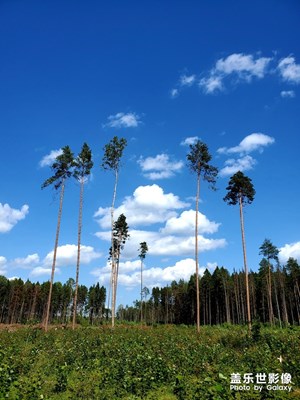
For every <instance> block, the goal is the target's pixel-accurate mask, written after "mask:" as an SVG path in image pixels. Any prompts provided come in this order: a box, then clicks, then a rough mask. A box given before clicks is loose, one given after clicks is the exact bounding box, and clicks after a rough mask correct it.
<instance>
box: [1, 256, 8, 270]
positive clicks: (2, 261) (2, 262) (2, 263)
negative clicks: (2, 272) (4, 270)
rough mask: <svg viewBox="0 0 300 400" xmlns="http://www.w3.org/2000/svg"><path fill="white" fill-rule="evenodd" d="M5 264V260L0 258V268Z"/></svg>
mask: <svg viewBox="0 0 300 400" xmlns="http://www.w3.org/2000/svg"><path fill="white" fill-rule="evenodd" d="M6 264H7V259H6V258H5V257H3V256H0V268H1V267H3V266H4V265H6Z"/></svg>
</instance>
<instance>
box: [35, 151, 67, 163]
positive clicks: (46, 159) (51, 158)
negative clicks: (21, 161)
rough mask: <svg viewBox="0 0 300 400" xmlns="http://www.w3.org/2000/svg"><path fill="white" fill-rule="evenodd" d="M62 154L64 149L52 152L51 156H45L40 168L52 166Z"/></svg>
mask: <svg viewBox="0 0 300 400" xmlns="http://www.w3.org/2000/svg"><path fill="white" fill-rule="evenodd" d="M61 154H62V149H59V150H51V151H50V153H49V154H47V155H46V156H44V157H43V158H42V159H41V161H40V162H39V165H40V167H47V166H49V165H52V164H53V163H54V161H55V159H56V157H58V156H60V155H61Z"/></svg>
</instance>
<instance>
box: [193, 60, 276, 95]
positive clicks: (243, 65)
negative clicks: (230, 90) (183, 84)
mask: <svg viewBox="0 0 300 400" xmlns="http://www.w3.org/2000/svg"><path fill="white" fill-rule="evenodd" d="M271 61H272V58H268V57H258V58H256V59H255V57H254V56H253V55H252V54H243V53H234V54H230V55H229V56H228V57H226V58H220V59H219V60H217V62H216V64H215V66H214V67H213V68H212V69H211V70H210V72H209V74H208V75H207V76H205V77H203V78H202V79H201V80H200V82H199V86H200V87H202V88H203V89H204V92H205V93H207V94H212V93H215V92H217V91H222V90H224V80H225V79H229V78H230V77H233V78H234V81H233V82H234V83H236V82H238V81H241V80H242V81H246V82H251V80H252V78H253V77H256V78H263V77H264V76H265V75H266V73H267V69H268V66H269V64H270V62H271Z"/></svg>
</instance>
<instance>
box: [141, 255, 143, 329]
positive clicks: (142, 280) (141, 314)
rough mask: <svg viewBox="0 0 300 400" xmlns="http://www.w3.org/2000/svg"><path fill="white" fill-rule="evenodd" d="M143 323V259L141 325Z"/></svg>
mask: <svg viewBox="0 0 300 400" xmlns="http://www.w3.org/2000/svg"><path fill="white" fill-rule="evenodd" d="M142 323H143V260H142V259H141V324H142Z"/></svg>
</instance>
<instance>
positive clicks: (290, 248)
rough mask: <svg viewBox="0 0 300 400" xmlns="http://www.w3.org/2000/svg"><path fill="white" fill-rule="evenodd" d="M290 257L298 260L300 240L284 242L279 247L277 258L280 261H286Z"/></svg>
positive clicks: (299, 259)
mask: <svg viewBox="0 0 300 400" xmlns="http://www.w3.org/2000/svg"><path fill="white" fill-rule="evenodd" d="M290 257H292V258H295V259H296V260H297V261H298V262H300V242H295V243H290V244H285V245H284V246H283V247H281V248H280V249H279V259H280V261H281V262H282V263H286V262H287V260H288V259H289V258H290Z"/></svg>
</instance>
